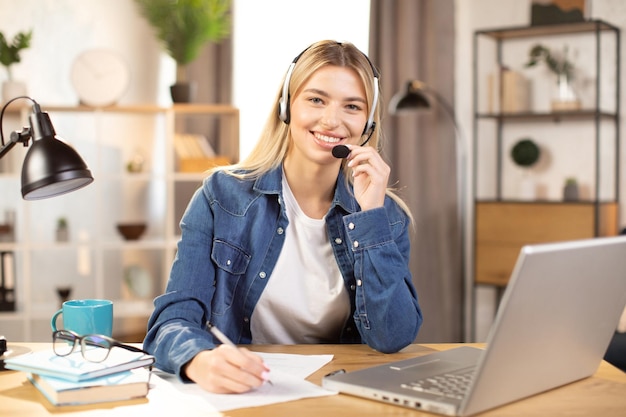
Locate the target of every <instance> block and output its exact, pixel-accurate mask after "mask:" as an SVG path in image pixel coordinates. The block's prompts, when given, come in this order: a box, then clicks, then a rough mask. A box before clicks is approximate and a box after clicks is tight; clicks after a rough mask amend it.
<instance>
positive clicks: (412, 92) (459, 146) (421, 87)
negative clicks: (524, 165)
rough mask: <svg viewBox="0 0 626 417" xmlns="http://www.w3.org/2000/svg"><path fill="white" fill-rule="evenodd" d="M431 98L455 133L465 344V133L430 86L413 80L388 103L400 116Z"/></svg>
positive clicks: (469, 295)
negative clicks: (441, 110)
mask: <svg viewBox="0 0 626 417" xmlns="http://www.w3.org/2000/svg"><path fill="white" fill-rule="evenodd" d="M429 97H433V98H434V99H435V100H436V102H437V104H439V106H441V108H442V109H443V110H444V113H446V115H447V116H448V118H449V119H450V121H451V122H452V125H453V126H454V131H455V135H454V137H455V149H456V183H457V193H458V195H457V216H458V222H459V244H460V253H461V276H462V277H463V285H464V290H465V293H464V300H465V301H464V303H465V306H464V307H465V339H466V342H470V341H473V339H474V310H473V304H474V297H473V286H472V282H471V281H470V279H471V275H470V274H467V273H466V270H467V268H466V265H465V261H466V242H465V228H466V223H467V215H466V208H465V207H466V206H465V204H466V201H465V198H466V189H467V184H466V181H465V178H464V175H465V169H466V166H467V165H466V164H467V149H466V146H465V140H464V137H463V132H462V131H461V129H460V126H459V124H458V122H457V120H456V117H455V113H454V109H453V108H452V106H451V105H450V104H449V103H448V102H446V100H445V99H444V98H443V97H442V96H441V95H440V94H439V93H438V92H437V91H435V90H433V89H432V88H430V87H428V85H427V84H425V83H423V82H422V81H417V80H410V81H408V82H407V83H406V87H405V89H404V90H401V91H399V92H397V93H396V94H395V95H394V96H393V97H392V98H391V100H390V102H389V112H390V113H391V114H393V115H401V114H405V113H410V112H414V111H419V110H423V109H429V108H430V107H431V105H430V100H429Z"/></svg>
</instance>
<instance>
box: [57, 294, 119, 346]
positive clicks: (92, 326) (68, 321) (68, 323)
mask: <svg viewBox="0 0 626 417" xmlns="http://www.w3.org/2000/svg"><path fill="white" fill-rule="evenodd" d="M59 315H63V327H62V328H63V329H65V330H71V331H73V332H74V333H78V334H79V335H85V334H102V335H105V336H109V337H110V336H111V334H112V333H113V302H112V301H110V300H97V299H86V300H69V301H66V302H64V303H63V305H62V308H61V309H60V310H59V311H57V312H56V313H54V315H53V316H52V320H51V321H50V326H51V327H52V331H53V332H56V331H57V330H58V328H57V318H58V316H59Z"/></svg>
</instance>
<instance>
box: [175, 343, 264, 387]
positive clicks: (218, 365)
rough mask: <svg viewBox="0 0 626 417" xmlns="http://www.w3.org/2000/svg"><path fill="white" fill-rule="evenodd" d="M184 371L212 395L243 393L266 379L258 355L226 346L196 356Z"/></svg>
mask: <svg viewBox="0 0 626 417" xmlns="http://www.w3.org/2000/svg"><path fill="white" fill-rule="evenodd" d="M184 372H185V373H186V375H187V377H188V378H189V379H191V380H192V381H194V382H195V383H196V384H198V385H199V386H200V387H202V388H203V389H205V390H206V391H209V392H213V393H216V394H233V393H237V394H238V393H243V392H247V391H250V390H252V389H254V388H257V387H260V386H261V385H263V383H264V382H265V381H268V380H269V368H268V367H267V366H266V365H265V363H264V362H263V359H262V358H261V357H260V356H258V355H257V354H255V353H253V352H250V351H249V350H248V349H246V348H239V347H233V346H228V345H219V346H218V347H216V348H215V349H213V350H203V351H202V352H200V353H198V354H197V355H196V356H194V357H193V359H192V360H190V361H189V362H188V363H187V365H185V368H184Z"/></svg>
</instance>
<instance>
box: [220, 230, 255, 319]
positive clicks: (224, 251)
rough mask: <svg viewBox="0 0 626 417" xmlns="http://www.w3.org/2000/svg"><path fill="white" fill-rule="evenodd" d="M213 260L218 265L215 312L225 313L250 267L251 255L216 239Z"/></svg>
mask: <svg viewBox="0 0 626 417" xmlns="http://www.w3.org/2000/svg"><path fill="white" fill-rule="evenodd" d="M211 260H212V261H213V263H214V264H215V266H216V269H215V287H216V288H215V295H214V297H213V303H212V307H213V313H214V314H224V313H225V312H226V310H228V308H230V306H231V305H232V303H233V298H234V296H235V293H236V289H237V284H238V283H239V281H240V279H241V278H242V277H243V275H244V274H245V272H246V270H247V269H248V264H249V263H250V255H249V254H248V253H246V252H245V251H244V250H243V249H241V248H238V247H237V246H234V245H232V244H230V243H228V242H225V241H223V240H219V239H215V240H214V241H213V249H212V251H211Z"/></svg>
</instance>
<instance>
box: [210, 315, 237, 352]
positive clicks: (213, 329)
mask: <svg viewBox="0 0 626 417" xmlns="http://www.w3.org/2000/svg"><path fill="white" fill-rule="evenodd" d="M206 326H207V327H208V328H209V331H210V332H211V333H212V334H213V336H215V337H217V340H219V341H220V342H222V344H224V345H228V346H232V347H237V345H235V344H234V343H233V341H232V340H230V339H229V338H228V336H226V335H225V334H224V333H222V331H221V330H220V329H218V328H217V327H216V326H214V325H213V324H212V323H210V322H208V321H207V323H206Z"/></svg>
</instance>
